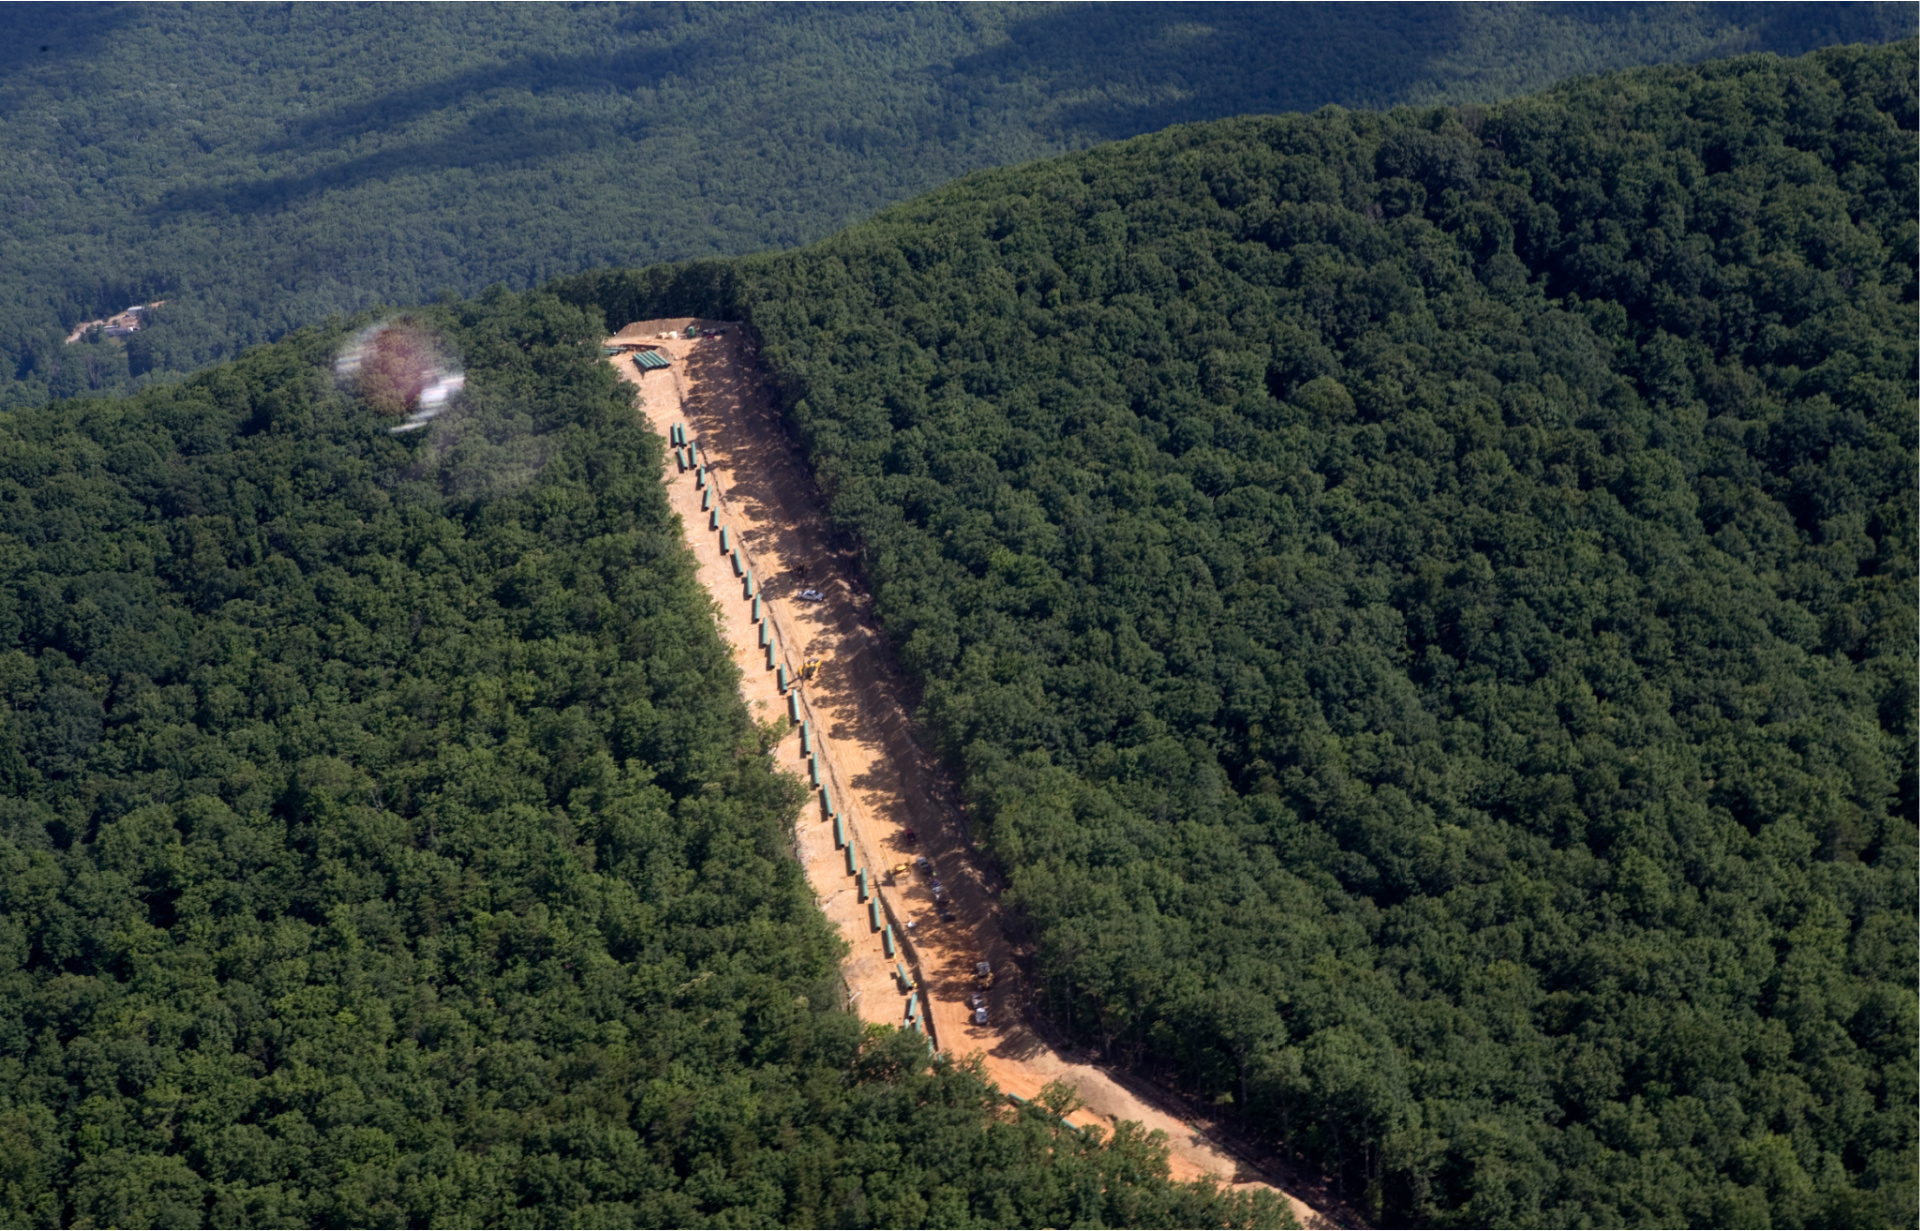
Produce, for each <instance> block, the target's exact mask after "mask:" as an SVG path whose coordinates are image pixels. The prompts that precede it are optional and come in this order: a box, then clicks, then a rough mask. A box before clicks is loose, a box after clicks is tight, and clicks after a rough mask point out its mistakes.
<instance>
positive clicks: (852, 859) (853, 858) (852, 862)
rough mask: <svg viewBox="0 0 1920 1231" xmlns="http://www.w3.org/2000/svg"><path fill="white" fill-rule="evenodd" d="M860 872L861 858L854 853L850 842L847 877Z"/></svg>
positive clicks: (848, 845) (848, 846)
mask: <svg viewBox="0 0 1920 1231" xmlns="http://www.w3.org/2000/svg"><path fill="white" fill-rule="evenodd" d="M858 871H860V856H858V855H856V854H854V853H853V844H852V843H851V842H849V843H848V844H847V875H848V876H852V875H854V874H855V873H857V872H858Z"/></svg>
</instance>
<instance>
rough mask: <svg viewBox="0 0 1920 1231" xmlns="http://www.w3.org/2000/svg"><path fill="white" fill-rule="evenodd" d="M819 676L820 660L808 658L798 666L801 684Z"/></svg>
mask: <svg viewBox="0 0 1920 1231" xmlns="http://www.w3.org/2000/svg"><path fill="white" fill-rule="evenodd" d="M819 674H820V660H819V659H817V658H809V659H808V660H807V661H806V662H804V663H802V664H801V665H800V682H801V683H802V684H805V683H808V682H809V681H811V680H812V679H813V678H814V677H815V676H817V675H819Z"/></svg>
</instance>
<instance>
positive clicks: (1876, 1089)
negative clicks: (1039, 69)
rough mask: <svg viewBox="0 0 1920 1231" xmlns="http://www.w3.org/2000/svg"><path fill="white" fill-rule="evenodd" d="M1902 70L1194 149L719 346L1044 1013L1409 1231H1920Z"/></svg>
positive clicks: (1910, 370) (926, 220)
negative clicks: (854, 608)
mask: <svg viewBox="0 0 1920 1231" xmlns="http://www.w3.org/2000/svg"><path fill="white" fill-rule="evenodd" d="M1915 69H1916V48H1915V45H1914V44H1913V43H1911V42H1909V43H1906V44H1903V45H1898V46H1892V47H1885V48H1879V49H1863V48H1845V49H1835V50H1831V51H1827V52H1822V53H1819V54H1815V55H1812V56H1808V57H1805V58H1802V59H1799V60H1792V61H1787V60H1781V59H1777V58H1774V57H1770V56H1760V57H1751V58H1745V59H1737V60H1731V61H1726V62H1720V63H1715V64H1711V65H1708V66H1705V67H1700V68H1667V69H1653V70H1644V71H1635V72H1630V73H1625V74H1621V75H1616V76H1608V77H1599V78H1592V79H1587V80H1581V81H1576V82H1572V83H1569V84H1567V85H1565V86H1563V87H1560V88H1557V89H1555V90H1552V91H1549V92H1547V93H1544V94H1541V95H1539V96H1537V97H1532V98H1527V99H1523V100H1519V101H1515V102H1511V103H1507V104H1502V105H1499V106H1494V107H1487V108H1477V107H1470V108H1460V109H1452V108H1435V109H1402V110H1395V111H1392V112H1389V113H1385V114H1368V113H1354V112H1346V111H1340V110H1335V109H1329V110H1326V111H1323V112H1320V113H1318V114H1315V115H1312V116H1297V115H1296V116H1286V117H1280V118H1272V119H1243V120H1234V121H1229V122H1224V123H1215V124H1204V125H1196V126H1191V127H1184V128H1179V129H1175V130H1172V131H1169V132H1167V133H1164V134H1160V135H1156V136H1152V137H1146V138H1141V139H1137V140H1133V141H1129V142H1124V143H1121V144H1118V145H1114V146H1110V147H1105V148H1101V149H1098V150H1095V151H1092V152H1089V153H1086V154H1082V155H1075V156H1070V157H1066V158H1062V159H1058V160H1055V161H1052V162H1048V163H1045V164H1041V165H1037V166H1031V167H1025V168H1020V169H1017V170H1011V171H997V172H990V173H984V174H981V175H978V176H974V177H972V178H970V179H967V180H965V181H963V182H961V183H958V184H956V185H954V186H952V187H951V188H948V189H946V190H944V191H942V192H939V193H936V194H934V195H933V196H930V197H928V198H925V199H923V200H921V201H918V202H915V203H913V204H911V205H909V206H905V207H902V208H899V209H895V210H892V211H890V212H888V213H887V214H885V215H882V216H881V217H880V218H878V219H876V220H875V221H874V222H872V223H870V224H867V225H864V226H860V227H856V228H854V229H852V230H850V231H848V232H846V233H845V234H843V235H840V236H837V237H835V238H834V239H832V240H830V241H828V242H825V243H822V244H818V245H815V246H813V247H811V248H808V249H805V250H803V251H801V252H799V253H794V254H789V255H784V256H778V257H766V258H755V259H751V260H746V261H741V262H736V263H732V264H726V263H720V262H712V263H706V264H695V265H692V266H688V267H683V268H666V269H656V270H649V271H640V272H635V273H609V274H603V275H594V276H583V277H579V278H575V279H571V280H567V281H565V282H563V283H562V284H559V286H558V287H557V289H558V290H559V291H560V292H561V293H562V295H563V296H564V297H569V298H571V299H573V300H575V301H577V302H581V303H583V304H596V305H598V306H600V307H601V308H602V309H603V310H604V311H605V312H606V313H607V315H608V316H609V318H610V319H617V320H624V319H634V318H640V319H644V318H646V317H649V316H657V315H664V314H665V313H666V312H667V311H668V310H672V311H680V312H687V311H698V312H702V313H707V314H712V315H738V316H743V317H745V318H747V319H749V320H750V321H751V323H752V326H753V328H755V329H756V330H757V331H758V333H759V335H760V338H761V341H762V344H763V351H762V353H763V355H764V356H765V358H766V360H767V361H768V363H769V364H770V365H771V367H772V368H773V370H774V373H775V374H776V376H777V377H778V379H779V380H780V381H781V382H782V384H783V385H784V387H785V390H786V393H787V396H788V399H789V414H790V417H791V422H792V424H793V426H794V428H795V430H796V431H797V432H798V433H799V434H800V435H801V436H802V437H803V438H804V440H805V442H806V444H807V447H808V448H809V450H810V452H811V456H812V459H813V464H814V466H815V468H816V470H817V473H818V475H819V477H820V479H821V481H822V483H823V485H824V486H825V487H826V489H827V490H828V491H829V492H830V493H831V497H832V502H833V511H834V514H835V516H836V517H837V519H838V520H839V522H840V524H841V525H843V526H844V527H846V529H847V530H848V531H850V532H851V533H852V534H853V535H854V536H855V537H856V538H857V539H858V541H859V542H861V543H863V544H864V549H863V550H864V552H865V560H866V566H867V568H868V569H869V571H870V574H871V578H872V581H873V584H874V586H875V589H876V593H877V602H878V607H879V611H880V613H881V615H882V617H883V619H884V620H885V622H886V626H887V627H888V629H889V630H890V632H891V634H892V636H893V637H894V638H895V641H896V644H897V646H898V648H899V652H900V653H901V655H902V656H903V658H904V659H905V661H906V662H907V663H908V664H909V665H910V666H911V667H912V669H913V670H914V671H915V672H917V673H918V675H919V677H920V678H921V680H922V681H923V682H924V685H925V698H926V700H925V717H926V720H927V722H928V723H929V724H930V727H931V729H932V732H933V733H934V735H935V736H936V737H937V738H938V740H939V741H940V744H941V747H942V748H943V749H944V750H945V753H946V755H947V756H948V757H949V758H950V760H951V761H952V762H953V763H954V764H956V765H957V766H959V767H960V768H961V769H962V770H963V772H964V775H965V781H966V789H967V792H968V796H969V798H970V800H971V801H972V807H973V809H974V812H975V820H976V823H977V825H978V826H979V831H980V833H981V836H982V837H983V840H984V841H985V843H986V844H987V845H988V846H989V848H990V849H991V851H992V852H993V853H994V854H995V855H996V856H997V857H998V858H999V860H1000V861H1002V863H1003V864H1004V865H1005V867H1006V869H1007V871H1008V874H1009V876H1010V879H1011V882H1012V888H1011V890H1010V891H1009V894H1008V897H1009V900H1011V901H1014V902H1017V903H1018V906H1019V908H1020V909H1021V910H1022V911H1024V913H1025V915H1026V916H1027V918H1028V919H1029V921H1030V922H1031V924H1032V925H1033V928H1034V933H1035V936H1036V938H1037V948H1038V953H1037V962H1038V974H1039V977H1040V982H1041V983H1042V984H1043V986H1044V988H1045V992H1046V997H1047V1002H1048V1005H1049V1008H1050V1011H1051V1013H1052V1015H1053V1016H1054V1018H1055V1019H1056V1021H1057V1022H1059V1023H1060V1024H1061V1025H1062V1026H1063V1027H1065V1028H1066V1029H1068V1030H1070V1031H1071V1032H1072V1033H1073V1034H1075V1035H1076V1036H1077V1037H1078V1038H1079V1039H1080V1040H1082V1041H1083V1042H1084V1043H1086V1044H1088V1045H1091V1046H1094V1047H1097V1048H1099V1049H1101V1050H1102V1051H1104V1052H1105V1053H1106V1054H1107V1055H1109V1056H1112V1057H1116V1058H1121V1059H1124V1060H1125V1061H1127V1062H1129V1063H1132V1064H1135V1065H1139V1066H1144V1067H1146V1068H1149V1069H1152V1070H1155V1071H1158V1072H1160V1073H1162V1074H1165V1075H1168V1076H1170V1077H1173V1078H1175V1079H1177V1080H1179V1081H1181V1082H1183V1083H1186V1084H1187V1085H1189V1086H1190V1087H1192V1088H1195V1089H1197V1090H1198V1091H1199V1092H1201V1093H1203V1094H1205V1095H1207V1096H1210V1097H1214V1098H1216V1099H1217V1100H1218V1101H1219V1102H1221V1103H1222V1104H1226V1105H1230V1106H1231V1107H1232V1108H1233V1109H1234V1110H1235V1111H1236V1112H1237V1113H1238V1114H1239V1115H1241V1116H1243V1117H1244V1118H1245V1120H1246V1122H1247V1123H1248V1124H1249V1125H1251V1126H1255V1127H1257V1128H1259V1129H1261V1130H1263V1131H1266V1132H1269V1133H1271V1134H1273V1136H1274V1137H1276V1138H1277V1139H1279V1140H1281V1141H1283V1142H1284V1143H1285V1144H1286V1145H1287V1146H1288V1147H1289V1148H1291V1149H1293V1150H1296V1151H1299V1152H1300V1153H1302V1154H1304V1155H1305V1156H1307V1157H1308V1158H1310V1159H1312V1160H1314V1161H1315V1162H1317V1163H1318V1164H1320V1165H1321V1166H1324V1167H1325V1168H1327V1169H1328V1170H1329V1171H1331V1172H1332V1173H1333V1174H1334V1175H1335V1176H1336V1177H1337V1179H1338V1181H1339V1182H1340V1183H1342V1184H1343V1185H1344V1186H1345V1188H1346V1191H1347V1192H1348V1193H1349V1194H1351V1195H1353V1196H1355V1197H1358V1198H1361V1199H1363V1200H1364V1201H1365V1202H1366V1203H1367V1204H1368V1205H1370V1206H1371V1207H1372V1208H1373V1209H1374V1210H1375V1211H1376V1212H1377V1213H1378V1214H1379V1216H1380V1217H1381V1218H1382V1219H1383V1220H1384V1221H1386V1222H1387V1223H1389V1224H1403V1223H1408V1222H1429V1223H1434V1224H1442V1225H1464V1226H1475V1225H1480V1226H1486V1225H1510V1226H1554V1225H1600V1226H1607V1225H1666V1226H1677V1225H1724V1226H1765V1225H1774V1226H1798V1225H1807V1226H1811V1225H1828V1226H1878V1225H1886V1226H1910V1225H1912V1224H1913V1222H1914V1221H1915V1218H1916V1214H1917V1213H1920V1210H1916V1196H1915V1186H1914V1167H1915V1135H1914V1128H1915V1126H1914V1105H1915V1095H1916V1090H1915V1064H1914V1040H1915V970H1916V965H1915V909H1916V902H1915V826H1914V818H1915V810H1916V798H1915V795H1916V791H1915V764H1914V748H1915V736H1916V728H1915V667H1916V664H1915V610H1914V593H1915V551H1916V540H1915V534H1914V500H1915V491H1914V475H1915V463H1916V448H1915V425H1916V399H1915V345H1914V341H1915V310H1916V298H1915V291H1916V283H1915V217H1916V210H1917V207H1920V201H1916V193H1915V170H1914V168H1915V165H1916V141H1915V127H1916V123H1915V119H1916V116H1915V105H1916V99H1915Z"/></svg>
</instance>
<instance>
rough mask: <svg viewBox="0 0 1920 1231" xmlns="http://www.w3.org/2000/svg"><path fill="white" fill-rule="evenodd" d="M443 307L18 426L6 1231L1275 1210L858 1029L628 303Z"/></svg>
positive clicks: (6, 827) (6, 848) (8, 703)
mask: <svg viewBox="0 0 1920 1231" xmlns="http://www.w3.org/2000/svg"><path fill="white" fill-rule="evenodd" d="M409 328H410V329H411V330H413V331H414V334H415V335H416V337H415V344H413V345H411V346H410V347H409V348H400V349H401V350H404V351H407V353H414V354H420V353H426V352H428V351H434V350H437V351H441V352H447V353H452V354H464V357H465V363H466V372H465V375H466V377H467V380H468V384H467V394H466V397H465V400H464V402H462V403H461V404H460V405H459V406H457V407H456V408H455V409H454V411H453V412H451V413H449V414H447V415H444V416H442V417H441V418H440V419H438V420H436V421H435V422H434V423H433V424H432V425H431V430H428V431H423V432H421V433H419V434H417V435H411V436H395V435H392V434H389V432H388V431H387V430H386V429H388V428H389V427H391V426H392V425H393V423H394V420H392V419H390V418H385V417H383V416H382V415H380V414H378V413H376V412H375V411H374V410H373V409H372V408H371V405H370V402H369V400H367V399H365V398H362V397H360V396H353V395H350V394H349V393H348V392H344V391H341V390H339V389H336V388H335V387H334V385H333V383H332V382H331V381H330V380H329V379H328V374H327V364H328V363H329V361H331V360H332V359H333V358H334V355H335V352H336V348H337V347H338V345H339V344H340V343H341V342H342V338H343V334H342V331H341V330H340V329H338V328H335V329H331V330H325V331H305V332H302V333H299V334H296V335H295V336H293V337H292V338H290V339H288V340H287V341H285V342H283V343H280V344H278V345H275V346H272V347H269V348H264V349H261V350H257V351H254V352H252V353H250V354H248V355H247V356H245V357H244V358H243V359H242V360H240V361H238V362H236V363H234V364H231V365H228V366H226V367H222V368H219V369H216V370H214V371H212V372H209V373H206V374H203V375H201V376H199V377H195V378H194V379H192V380H190V381H187V382H185V383H183V384H179V385H175V386H171V387H168V388H166V389H162V390H154V391H150V392H149V393H146V394H143V395H141V396H139V397H137V398H134V399H131V400H126V401H117V402H105V401H96V402H67V403H60V404H56V405H54V406H51V407H46V408H40V409H35V410H28V411H22V412H19V413H18V414H16V415H14V416H12V417H10V418H9V419H8V420H7V421H6V422H4V423H0V1224H4V1225H6V1226H10V1227H26V1226H68V1225H77V1226H122V1227H125V1226H168V1227H196V1226H201V1225H209V1226H303V1225H328V1226H342V1225H346V1226H396V1225H448V1224H451V1225H462V1226H482V1225H501V1224H513V1225H546V1226H562V1225H607V1226H636V1225H638V1226H687V1227H692V1226H715V1225H724V1226H780V1225H788V1224H794V1225H803V1226H815V1225H823V1224H826V1225H847V1226H866V1225H889V1226H893V1225H905V1226H913V1225H923V1224H930V1225H936V1226H964V1225H977V1224H1001V1225H1006V1224H1026V1225H1054V1226H1065V1225H1070V1224H1072V1223H1075V1222H1082V1221H1090V1222H1098V1223H1105V1224H1108V1225H1146V1226H1176V1225H1209V1224H1210V1225H1223V1224H1225V1223H1230V1222H1233V1221H1245V1220H1249V1219H1267V1218H1269V1217H1272V1216H1275V1214H1274V1209H1273V1207H1272V1206H1271V1205H1270V1204H1266V1203H1260V1202H1249V1201H1247V1200H1244V1199H1228V1198H1225V1197H1222V1196H1219V1195H1218V1194H1215V1193H1212V1192H1210V1191H1203V1190H1200V1189H1195V1188H1190V1187H1185V1186H1178V1185H1171V1184H1169V1183H1167V1181H1166V1178H1165V1177H1166V1166H1165V1152H1164V1149H1163V1148H1160V1149H1158V1152H1157V1153H1156V1147H1154V1146H1153V1145H1152V1144H1151V1143H1148V1142H1144V1141H1140V1140H1137V1139H1120V1140H1117V1141H1113V1142H1108V1143H1100V1142H1098V1141H1095V1140H1092V1139H1088V1138H1085V1137H1083V1136H1082V1135H1080V1134H1079V1133H1077V1132H1075V1131H1073V1130H1072V1129H1070V1128H1063V1127H1062V1126H1061V1123H1060V1121H1059V1120H1058V1119H1057V1117H1055V1116H1053V1115H1052V1114H1050V1113H1048V1112H1047V1111H1045V1110H1044V1109H1042V1108H1039V1107H1033V1108H1030V1109H1028V1110H1025V1111H1021V1112H1019V1113H1017V1114H1016V1113H1014V1112H1012V1111H1011V1110H1009V1109H1008V1108H1007V1107H1006V1105H1005V1103H1004V1101H1003V1100H1002V1099H1001V1098H1000V1097H999V1096H998V1094H997V1093H996V1092H995V1091H994V1090H993V1089H992V1088H991V1087H990V1086H989V1085H988V1084H987V1083H986V1082H984V1081H983V1080H982V1079H981V1078H980V1077H979V1076H978V1074H977V1073H975V1072H974V1071H972V1070H969V1069H966V1068H962V1067H956V1066H955V1065H953V1064H951V1063H948V1062H945V1061H942V1062H940V1063H939V1064H937V1065H934V1066H932V1067H929V1065H928V1063H927V1053H926V1049H925V1045H924V1043H923V1042H921V1041H920V1040H919V1038H918V1036H909V1035H901V1034H897V1033H895V1032H892V1031H888V1030H878V1031H868V1032H866V1033H865V1034H863V1033H862V1029H861V1026H860V1024H859V1022H858V1020H857V1019H855V1018H854V1017H853V1016H852V1015H851V1014H849V1013H847V1012H845V1011H843V1010H842V1009H841V1008H840V1007H839V1004H840V1000H841V997H842V995H843V989H842V987H841V985H840V982H839V976H838V971H837V969H836V962H837V960H838V957H839V952H838V951H839V949H840V947H841V945H840V942H839V940H838V939H837V938H836V937H834V936H833V934H832V932H831V930H830V928H829V927H828V926H827V925H826V923H825V921H824V919H823V918H822V917H821V915H820V914H819V912H818V910H817V908H816V907H815V905H814V902H813V898H812V894H811V891H810V889H809V887H808V886H807V884H806V882H805V880H804V878H803V876H802V873H801V870H800V868H799V866H798V865H797V864H796V862H795V861H794V860H793V859H792V858H791V854H790V843H791V829H790V826H791V823H792V821H793V814H794V812H795V809H796V808H797V805H798V800H799V797H800V788H799V786H798V784H797V783H795V782H792V781H790V780H784V779H780V778H776V777H775V776H774V775H773V774H772V773H771V772H770V770H769V766H768V760H767V758H766V757H765V756H764V755H762V753H763V751H764V745H763V744H762V743H761V739H762V735H761V733H760V732H759V731H757V730H756V729H755V728H754V727H753V725H752V724H751V723H750V721H749V719H748V717H747V714H746V710H745V707H744V705H743V704H742V702H741V701H740V697H739V693H738V691H737V687H738V679H737V675H736V669H735V668H734V666H733V664H732V662H731V660H730V659H729V657H728V655H727V653H726V651H725V648H724V647H723V646H722V645H721V643H720V642H719V640H718V638H717V636H716V634H715V630H714V628H713V624H712V617H711V611H710V604H709V602H708V600H707V599H706V598H705V594H704V591H702V590H701V589H700V587H699V586H698V583H697V581H696V580H695V578H694V576H693V564H692V561H691V559H690V558H689V557H688V556H687V554H686V551H685V548H684V546H683V545H682V542H681V537H680V533H679V530H678V528H677V527H676V526H675V525H674V524H673V522H672V520H671V518H670V516H669V513H668V506H667V503H666V499H665V495H664V492H663V489H662V487H661V485H660V482H659V474H660V467H661V449H662V445H661V442H660V441H659V440H658V439H657V438H656V437H654V436H652V435H651V434H650V433H648V432H647V431H646V430H645V429H644V428H643V427H642V426H640V420H639V418H638V416H637V414H636V412H635V409H634V407H633V406H632V404H631V401H630V398H629V396H628V394H627V393H626V392H624V390H625V389H626V388H628V387H626V386H620V385H618V384H617V382H616V381H615V380H614V379H613V376H612V374H611V373H610V372H609V371H608V370H607V368H606V366H605V365H604V364H603V363H601V362H600V360H599V354H598V348H597V345H596V342H597V335H596V334H595V333H594V328H593V325H592V324H591V323H590V321H589V318H588V316H587V315H586V314H584V313H582V312H580V311H578V310H577V309H574V308H571V307H567V306H564V305H562V304H560V303H559V302H557V301H555V300H554V299H552V298H551V297H538V296H524V297H520V296H513V295H509V294H506V293H504V292H502V293H494V294H490V295H489V296H487V297H486V298H485V299H484V300H482V301H481V302H477V303H464V304H462V303H452V304H447V305H443V306H441V307H439V308H437V309H435V310H432V311H430V312H425V313H420V314H417V315H416V317H415V318H414V321H413V323H412V324H411V325H410V326H409ZM373 366H374V365H373V364H372V363H371V361H368V362H366V363H363V365H362V372H363V376H362V378H361V379H362V382H363V384H364V380H365V376H364V373H365V372H367V371H370V370H372V368H373ZM389 366H391V365H389ZM359 392H362V393H365V392H370V391H369V390H367V389H365V388H361V389H360V390H359Z"/></svg>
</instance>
